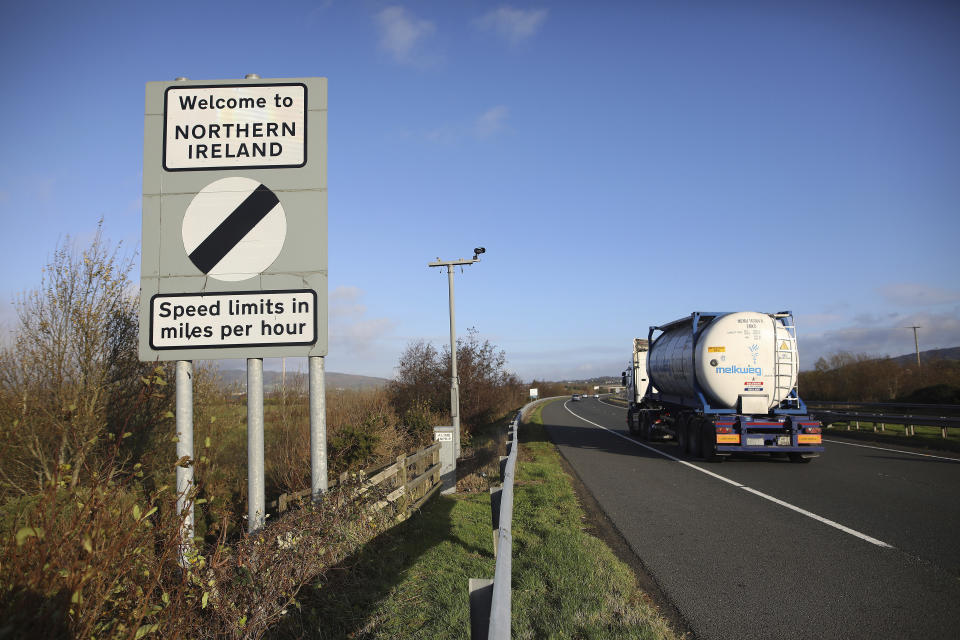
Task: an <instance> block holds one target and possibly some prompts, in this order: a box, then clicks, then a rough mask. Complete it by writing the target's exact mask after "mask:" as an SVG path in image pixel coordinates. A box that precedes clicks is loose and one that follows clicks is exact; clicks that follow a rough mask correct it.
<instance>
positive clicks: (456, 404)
mask: <svg viewBox="0 0 960 640" xmlns="http://www.w3.org/2000/svg"><path fill="white" fill-rule="evenodd" d="M485 252H486V249H484V248H483V247H477V248H475V249H474V250H473V259H471V260H463V259H458V260H447V261H443V260H440V258H437V261H436V262H430V263H428V264H427V266H428V267H446V268H447V281H448V283H449V286H450V419H451V421H452V422H453V450H454V454H455V455H456V457H457V458H459V457H460V381H459V378H458V377H457V330H456V324H455V321H454V312H453V268H454V267H456V266H460V267H463V266H465V265H470V264H473V263H474V262H480V254H481V253H485Z"/></svg>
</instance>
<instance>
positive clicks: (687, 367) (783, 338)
mask: <svg viewBox="0 0 960 640" xmlns="http://www.w3.org/2000/svg"><path fill="white" fill-rule="evenodd" d="M798 368H799V360H798V356H797V337H796V329H795V327H794V323H793V314H792V313H791V312H789V311H783V312H780V313H757V312H753V311H740V312H719V313H708V312H704V311H696V312H694V313H691V314H690V316H689V317H684V318H680V319H679V320H674V321H673V322H669V323H667V324H664V325H660V326H654V327H650V331H649V333H648V334H647V338H646V339H642V338H636V339H634V341H633V358H632V361H631V362H630V364H629V365H628V366H627V368H626V370H625V371H624V372H623V386H624V387H625V388H626V393H627V401H628V408H627V427H628V428H629V431H630V433H631V434H633V435H636V436H639V438H640V439H641V440H662V439H674V440H676V442H677V445H678V446H679V448H680V451H681V454H685V455H687V456H690V457H694V458H696V457H701V458H704V459H705V460H710V461H717V462H719V461H722V460H724V459H725V458H726V457H728V456H730V455H731V454H733V453H768V454H774V455H786V456H788V457H789V458H790V460H791V461H793V462H809V461H810V460H811V459H812V458H815V457H817V456H818V455H819V454H820V453H821V452H822V451H823V444H822V440H821V438H822V436H821V425H820V422H818V421H817V420H816V419H814V418H812V417H811V416H810V415H809V414H808V413H807V407H806V405H805V404H804V402H803V400H802V399H801V398H800V396H799V394H798V392H797V372H798Z"/></svg>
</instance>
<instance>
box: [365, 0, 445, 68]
mask: <svg viewBox="0 0 960 640" xmlns="http://www.w3.org/2000/svg"><path fill="white" fill-rule="evenodd" d="M377 26H378V27H379V28H380V48H381V49H383V50H385V51H387V52H388V53H390V55H392V56H393V59H394V60H396V61H397V62H399V63H401V64H414V63H416V62H418V60H419V61H421V62H422V61H423V59H422V57H418V56H417V51H418V44H419V43H420V42H421V41H422V40H423V39H424V38H426V37H427V36H429V35H431V34H432V33H433V32H434V31H436V27H435V26H434V24H433V23H432V22H430V21H429V20H422V19H420V18H417V17H416V16H414V15H412V14H411V13H410V12H409V11H407V10H406V9H405V8H403V7H396V6H394V7H387V8H385V9H383V10H382V11H380V12H379V13H378V14H377Z"/></svg>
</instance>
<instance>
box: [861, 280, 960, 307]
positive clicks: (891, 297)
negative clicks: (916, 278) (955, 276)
mask: <svg viewBox="0 0 960 640" xmlns="http://www.w3.org/2000/svg"><path fill="white" fill-rule="evenodd" d="M879 291H880V295H882V296H883V297H884V298H886V299H887V300H888V301H889V302H890V303H892V304H895V305H898V306H901V307H925V306H928V305H938V304H952V303H956V302H960V291H951V290H949V289H941V288H939V287H931V286H928V285H925V284H918V283H916V282H898V283H893V284H888V285H887V286H885V287H881V288H880V289H879Z"/></svg>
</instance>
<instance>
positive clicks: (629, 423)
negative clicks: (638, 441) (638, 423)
mask: <svg viewBox="0 0 960 640" xmlns="http://www.w3.org/2000/svg"><path fill="white" fill-rule="evenodd" d="M627 431H629V432H630V435H634V434H635V433H636V430H635V429H634V428H633V411H632V410H630V409H627Z"/></svg>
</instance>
